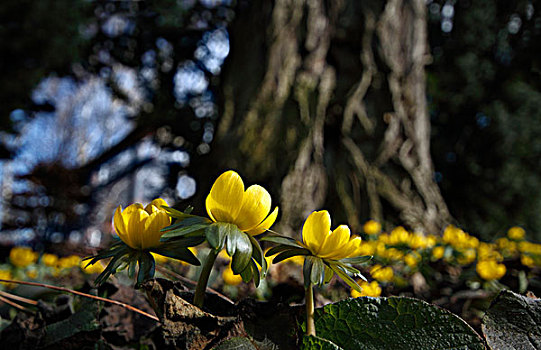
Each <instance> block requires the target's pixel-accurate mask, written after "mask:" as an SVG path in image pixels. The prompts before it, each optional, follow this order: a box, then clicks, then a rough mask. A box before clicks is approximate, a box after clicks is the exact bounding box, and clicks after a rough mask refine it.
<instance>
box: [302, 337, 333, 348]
mask: <svg viewBox="0 0 541 350" xmlns="http://www.w3.org/2000/svg"><path fill="white" fill-rule="evenodd" d="M302 349H306V350H308V349H310V350H342V348H341V347H339V346H338V345H336V344H334V343H333V342H331V341H328V340H327V339H323V338H320V337H314V336H311V335H305V336H304V337H303V338H302Z"/></svg>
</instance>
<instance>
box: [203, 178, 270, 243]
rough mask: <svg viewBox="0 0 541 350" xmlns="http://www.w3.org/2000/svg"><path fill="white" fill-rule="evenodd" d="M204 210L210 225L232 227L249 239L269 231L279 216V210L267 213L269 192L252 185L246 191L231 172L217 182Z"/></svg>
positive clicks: (239, 179) (240, 180)
mask: <svg viewBox="0 0 541 350" xmlns="http://www.w3.org/2000/svg"><path fill="white" fill-rule="evenodd" d="M206 207H207V213H208V215H209V217H210V218H211V220H212V221H214V222H224V223H230V224H234V225H236V226H237V227H238V228H239V229H240V230H241V231H244V232H246V233H248V234H250V235H252V236H254V235H258V234H260V233H263V232H264V231H265V230H267V229H269V228H270V227H271V226H272V224H273V223H274V221H276V217H277V216H278V207H276V208H274V210H273V211H272V213H270V210H271V197H270V194H269V192H267V190H265V189H264V188H263V187H261V186H259V185H252V186H250V187H248V188H247V189H246V191H245V190H244V183H243V181H242V179H241V177H240V176H239V174H237V173H236V172H234V171H232V170H229V171H226V172H225V173H223V174H222V175H220V176H219V177H218V178H217V179H216V181H215V182H214V185H212V189H211V190H210V193H209V195H208V196H207V200H206ZM269 213H270V215H269Z"/></svg>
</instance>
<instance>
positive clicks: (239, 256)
mask: <svg viewBox="0 0 541 350" xmlns="http://www.w3.org/2000/svg"><path fill="white" fill-rule="evenodd" d="M233 235H234V236H235V238H234V241H235V244H236V250H235V254H234V255H233V256H232V257H231V269H232V270H233V273H234V274H239V273H240V272H241V271H242V270H244V269H245V268H246V266H248V264H249V263H250V260H251V259H252V242H250V238H248V235H247V234H246V233H244V232H242V231H240V230H238V229H237V231H236V232H234V233H233Z"/></svg>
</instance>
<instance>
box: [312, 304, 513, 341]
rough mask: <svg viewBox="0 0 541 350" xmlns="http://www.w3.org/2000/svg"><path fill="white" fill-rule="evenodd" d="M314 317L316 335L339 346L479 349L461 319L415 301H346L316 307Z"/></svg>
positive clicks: (471, 330)
mask: <svg viewBox="0 0 541 350" xmlns="http://www.w3.org/2000/svg"><path fill="white" fill-rule="evenodd" d="M315 319H316V332H317V335H318V336H319V337H321V338H325V339H327V340H329V341H331V342H333V343H334V344H336V345H338V346H340V347H341V348H343V349H358V350H369V349H370V350H373V349H408V350H432V349H446V350H451V349H455V350H458V349H471V350H477V349H478V350H481V349H484V345H483V340H482V339H481V337H479V335H478V334H477V333H476V332H475V331H474V330H473V329H472V328H471V327H470V326H469V325H468V324H467V323H466V322H464V320H462V319H460V318H459V317H458V316H456V315H454V314H452V313H451V312H449V311H447V310H444V309H442V308H439V307H437V306H435V305H431V304H428V303H426V302H424V301H421V300H418V299H412V298H404V297H391V298H371V297H360V298H355V299H347V300H343V301H340V302H338V303H334V304H328V305H326V306H324V307H323V308H320V309H317V310H316V313H315ZM504 348H508V347H504Z"/></svg>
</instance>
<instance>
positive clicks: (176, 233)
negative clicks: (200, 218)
mask: <svg viewBox="0 0 541 350" xmlns="http://www.w3.org/2000/svg"><path fill="white" fill-rule="evenodd" d="M208 226H209V224H194V225H190V226H186V227H182V228H179V229H175V230H171V231H167V232H165V233H164V234H163V235H162V237H161V238H160V241H162V242H163V241H165V240H166V239H168V238H173V237H181V236H185V235H187V234H189V233H192V232H198V231H199V232H200V234H201V235H204V232H205V229H206V228H207V227H208Z"/></svg>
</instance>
